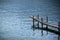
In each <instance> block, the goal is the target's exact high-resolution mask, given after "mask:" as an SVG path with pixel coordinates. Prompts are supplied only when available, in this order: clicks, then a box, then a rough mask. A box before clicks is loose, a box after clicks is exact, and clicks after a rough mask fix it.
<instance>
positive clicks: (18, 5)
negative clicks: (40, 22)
mask: <svg viewBox="0 0 60 40" xmlns="http://www.w3.org/2000/svg"><path fill="white" fill-rule="evenodd" d="M59 3H60V1H59V0H0V40H58V35H56V34H54V33H50V32H48V35H46V31H44V35H43V36H41V30H35V31H33V30H32V29H31V26H32V19H31V18H29V16H31V15H35V16H36V15H37V14H39V15H40V17H43V18H44V19H45V16H48V17H49V23H52V24H56V25H57V23H58V22H59V21H60V17H59V16H60V4H59Z"/></svg>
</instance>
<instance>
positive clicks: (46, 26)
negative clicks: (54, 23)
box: [46, 16, 48, 34]
mask: <svg viewBox="0 0 60 40" xmlns="http://www.w3.org/2000/svg"><path fill="white" fill-rule="evenodd" d="M46 23H48V17H47V16H46ZM46 29H48V25H46ZM47 34H48V31H47Z"/></svg>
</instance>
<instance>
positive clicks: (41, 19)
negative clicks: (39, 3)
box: [41, 18, 43, 36]
mask: <svg viewBox="0 0 60 40" xmlns="http://www.w3.org/2000/svg"><path fill="white" fill-rule="evenodd" d="M41 22H42V23H41V27H42V29H43V18H41ZM41 33H42V35H41V36H43V30H42V31H41Z"/></svg>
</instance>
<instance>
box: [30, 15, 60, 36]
mask: <svg viewBox="0 0 60 40" xmlns="http://www.w3.org/2000/svg"><path fill="white" fill-rule="evenodd" d="M30 18H32V19H33V28H35V29H43V30H46V31H49V32H53V33H55V34H58V35H60V22H58V25H53V24H49V23H48V17H47V21H46V22H43V18H41V19H39V15H38V17H36V16H30ZM35 22H38V27H35ZM39 23H41V28H40V27H39ZM43 25H46V28H44V27H43ZM48 27H53V28H57V29H58V31H56V30H52V29H49V28H48Z"/></svg>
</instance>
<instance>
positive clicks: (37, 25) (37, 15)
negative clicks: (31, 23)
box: [37, 15, 39, 28]
mask: <svg viewBox="0 0 60 40" xmlns="http://www.w3.org/2000/svg"><path fill="white" fill-rule="evenodd" d="M37 18H38V19H39V15H37ZM37 26H38V28H39V21H38V23H37Z"/></svg>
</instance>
